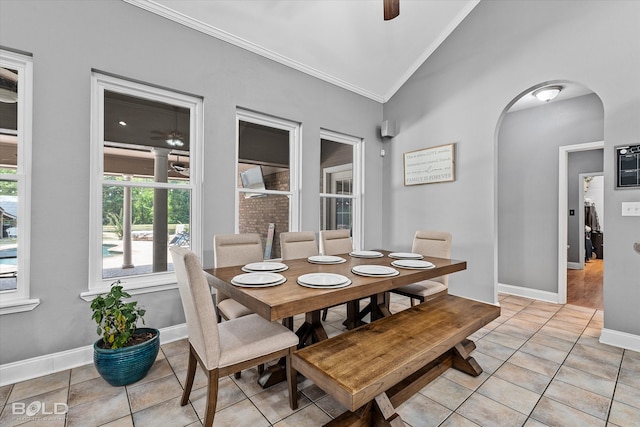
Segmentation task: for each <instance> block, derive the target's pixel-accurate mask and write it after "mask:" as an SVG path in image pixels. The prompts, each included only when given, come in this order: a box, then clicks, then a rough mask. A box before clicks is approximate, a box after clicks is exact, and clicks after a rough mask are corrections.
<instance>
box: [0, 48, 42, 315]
mask: <svg viewBox="0 0 640 427" xmlns="http://www.w3.org/2000/svg"><path fill="white" fill-rule="evenodd" d="M0 65H1V66H3V67H8V68H12V69H15V70H18V74H19V79H18V87H19V90H18V170H17V173H16V174H15V175H11V176H10V175H3V178H6V179H15V180H16V181H17V182H18V198H19V199H18V221H19V225H18V228H19V232H18V278H17V287H16V289H15V290H10V291H3V292H0V315H2V314H11V313H19V312H23V311H30V310H33V309H34V308H36V307H37V306H38V305H39V304H40V299H38V298H31V293H30V285H31V278H30V271H31V266H30V262H29V260H30V259H31V257H30V251H31V247H30V236H31V153H32V128H33V121H32V120H33V58H31V57H30V56H27V55H22V54H19V53H15V52H10V51H7V50H0Z"/></svg>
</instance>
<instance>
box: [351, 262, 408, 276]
mask: <svg viewBox="0 0 640 427" xmlns="http://www.w3.org/2000/svg"><path fill="white" fill-rule="evenodd" d="M351 271H352V272H353V273H355V274H359V275H360V276H372V277H391V276H397V275H398V274H400V272H399V271H398V270H396V269H395V268H391V267H387V266H386V265H356V266H355V267H353V268H352V269H351Z"/></svg>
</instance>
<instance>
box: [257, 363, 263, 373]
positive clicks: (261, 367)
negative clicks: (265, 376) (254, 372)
mask: <svg viewBox="0 0 640 427" xmlns="http://www.w3.org/2000/svg"><path fill="white" fill-rule="evenodd" d="M263 372H264V363H261V364H259V365H258V374H259V375H262V373H263Z"/></svg>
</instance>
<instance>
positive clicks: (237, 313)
mask: <svg viewBox="0 0 640 427" xmlns="http://www.w3.org/2000/svg"><path fill="white" fill-rule="evenodd" d="M263 256H264V255H263V252H262V240H261V239H260V235H259V234H258V233H244V234H217V235H215V236H213V263H214V265H215V267H216V268H218V267H229V266H232V265H245V264H249V263H251V262H260V261H262V260H263ZM216 306H217V307H218V314H220V316H222V318H223V319H225V320H231V319H237V318H238V317H242V316H246V315H248V314H252V313H253V312H252V311H251V310H249V309H248V308H247V307H245V306H244V305H242V304H240V303H239V302H238V301H236V300H234V299H232V298H230V297H229V296H228V295H226V294H225V293H223V292H220V291H216Z"/></svg>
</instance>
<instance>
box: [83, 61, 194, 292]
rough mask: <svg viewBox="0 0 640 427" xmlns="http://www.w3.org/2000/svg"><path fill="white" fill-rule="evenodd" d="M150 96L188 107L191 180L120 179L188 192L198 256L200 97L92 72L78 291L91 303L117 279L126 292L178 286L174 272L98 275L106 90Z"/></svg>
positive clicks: (99, 265) (130, 94)
mask: <svg viewBox="0 0 640 427" xmlns="http://www.w3.org/2000/svg"><path fill="white" fill-rule="evenodd" d="M105 90H107V91H110V92H118V93H121V94H124V95H129V96H135V97H139V98H144V99H149V100H152V101H157V102H163V103H167V104H171V105H176V106H179V107H183V108H186V109H188V110H189V113H190V123H189V135H190V138H191V140H190V161H189V168H190V171H189V178H190V182H189V184H171V183H140V182H131V183H130V184H127V183H119V184H121V185H122V186H123V187H124V186H129V187H151V188H166V189H171V188H178V189H181V190H190V191H191V198H190V199H191V206H190V217H191V221H190V230H191V232H190V242H191V250H192V251H193V252H195V253H196V254H198V256H200V257H201V256H202V236H201V234H202V233H201V230H202V213H201V212H202V181H203V179H202V173H203V172H202V171H203V167H202V165H203V143H202V139H203V99H202V98H201V97H198V96H195V95H191V94H186V93H184V92H179V91H174V90H170V89H166V88H163V87H159V86H155V85H150V84H144V83H140V82H137V81H133V80H128V79H125V78H121V77H117V76H113V75H110V74H106V73H102V72H99V71H96V70H92V73H91V149H90V153H91V178H90V185H91V191H90V216H89V227H90V228H89V288H88V290H87V291H86V292H82V293H81V294H80V296H81V298H83V299H84V300H86V301H91V300H92V299H93V297H95V296H96V295H98V294H101V293H104V292H108V290H109V288H110V284H111V283H112V282H114V281H115V280H118V279H120V280H121V281H122V284H123V286H124V289H125V290H127V291H128V292H129V293H130V294H132V295H136V294H140V293H147V292H157V291H163V290H167V289H175V288H176V287H177V284H176V277H175V273H174V272H173V271H168V272H162V273H151V274H140V275H136V276H124V277H120V278H117V277H115V278H102V271H103V266H102V189H103V185H104V184H105V183H107V181H106V180H104V152H103V149H104V92H105Z"/></svg>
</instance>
